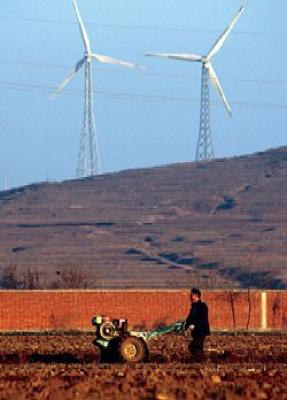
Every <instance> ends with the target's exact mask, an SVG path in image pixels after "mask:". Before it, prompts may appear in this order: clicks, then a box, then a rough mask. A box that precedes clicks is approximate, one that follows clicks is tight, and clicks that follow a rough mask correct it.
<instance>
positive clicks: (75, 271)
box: [55, 265, 90, 289]
mask: <svg viewBox="0 0 287 400" xmlns="http://www.w3.org/2000/svg"><path fill="white" fill-rule="evenodd" d="M57 275H58V279H57V282H56V283H55V285H56V286H57V287H58V288H60V289H86V288H87V287H88V286H90V285H89V275H88V273H87V270H86V268H85V267H80V266H78V265H71V266H69V267H64V268H62V269H59V270H58V271H57Z"/></svg>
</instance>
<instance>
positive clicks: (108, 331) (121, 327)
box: [92, 315, 128, 341]
mask: <svg viewBox="0 0 287 400" xmlns="http://www.w3.org/2000/svg"><path fill="white" fill-rule="evenodd" d="M92 325H94V326H95V327H96V337H97V339H98V340H99V339H100V340H104V341H109V340H112V339H114V338H116V337H118V336H124V334H125V333H126V332H127V328H128V321H127V320H126V319H112V320H111V318H110V317H107V316H104V315H97V316H96V317H94V318H93V319H92Z"/></svg>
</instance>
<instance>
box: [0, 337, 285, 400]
mask: <svg viewBox="0 0 287 400" xmlns="http://www.w3.org/2000/svg"><path fill="white" fill-rule="evenodd" d="M91 342H92V337H91V336H79V337H64V336H51V337H43V336H30V337H16V336H14V337H0V399H1V400H2V399H3V400H4V399H5V400H7V399H13V400H20V399H21V400H22V399H29V400H30V399H47V400H48V399H51V400H56V399H61V400H68V399H117V400H118V399H120V400H121V399H157V400H172V399H202V400H203V399H212V400H223V399H244V400H245V399H250V400H251V399H258V400H264V399H266V400H267V399H278V400H279V399H280V400H284V399H287V385H286V381H287V336H286V335H284V336H234V337H232V336H211V337H210V338H209V339H208V340H207V342H206V354H207V357H206V361H205V362H203V363H201V364H196V363H192V359H191V358H190V356H189V355H188V354H187V344H188V338H185V337H184V336H180V335H178V336H165V337H160V338H157V340H153V341H151V342H150V346H149V347H150V361H149V362H148V363H144V364H134V365H127V364H99V362H98V356H99V354H98V352H97V350H96V349H95V348H93V346H92V343H91Z"/></svg>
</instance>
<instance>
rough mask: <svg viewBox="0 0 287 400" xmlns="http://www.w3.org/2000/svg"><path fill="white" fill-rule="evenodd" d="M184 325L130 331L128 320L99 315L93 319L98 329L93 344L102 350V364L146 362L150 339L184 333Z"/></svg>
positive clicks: (182, 323)
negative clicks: (173, 333) (168, 334)
mask: <svg viewBox="0 0 287 400" xmlns="http://www.w3.org/2000/svg"><path fill="white" fill-rule="evenodd" d="M184 324H185V321H178V322H175V323H173V324H171V325H167V326H163V327H160V328H156V329H152V330H148V331H137V330H128V321H127V320H126V319H111V318H110V317H107V316H103V315H97V316H95V317H94V318H93V319H92V325H93V326H94V327H95V328H96V337H95V339H94V340H93V344H94V345H95V346H96V347H97V348H99V350H100V362H129V363H138V362H145V361H148V358H149V348H148V342H149V340H150V339H153V338H155V337H157V336H160V335H163V334H167V333H171V332H183V331H184Z"/></svg>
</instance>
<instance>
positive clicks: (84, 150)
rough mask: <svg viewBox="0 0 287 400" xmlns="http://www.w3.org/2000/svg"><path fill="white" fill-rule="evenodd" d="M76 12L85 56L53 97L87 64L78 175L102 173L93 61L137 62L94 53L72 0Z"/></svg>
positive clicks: (129, 64)
mask: <svg viewBox="0 0 287 400" xmlns="http://www.w3.org/2000/svg"><path fill="white" fill-rule="evenodd" d="M72 2H73V6H74V10H75V12H76V16H77V20H78V24H79V28H80V33H81V36H82V40H83V43H84V46H85V54H84V57H83V58H82V59H81V60H80V61H78V62H77V64H76V65H75V67H74V69H73V70H72V71H71V72H69V74H68V75H67V77H66V78H65V79H64V81H63V82H62V83H61V85H60V86H59V87H58V88H57V89H56V90H55V92H54V93H53V97H54V96H55V95H56V94H58V93H59V92H60V91H61V90H63V89H64V87H65V86H66V85H67V83H68V82H69V81H70V80H71V79H72V78H73V77H74V76H75V75H76V74H77V72H78V71H79V70H80V69H81V68H82V66H83V65H85V90H84V117H83V125H82V130H81V138H80V149H79V154H78V166H77V177H79V178H81V177H86V176H91V175H98V174H100V173H101V165H100V152H99V145H98V138H97V132H96V127H95V116H94V104H93V71H92V61H94V60H96V61H98V62H100V63H105V64H117V65H122V66H124V67H128V68H137V67H139V66H138V65H137V64H132V63H130V62H126V61H121V60H117V59H115V58H112V57H109V56H102V55H100V54H95V53H92V50H91V45H90V39H89V37H88V34H87V31H86V28H85V25H84V23H83V20H82V17H81V15H80V12H79V8H78V6H77V2H76V0H72Z"/></svg>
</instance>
